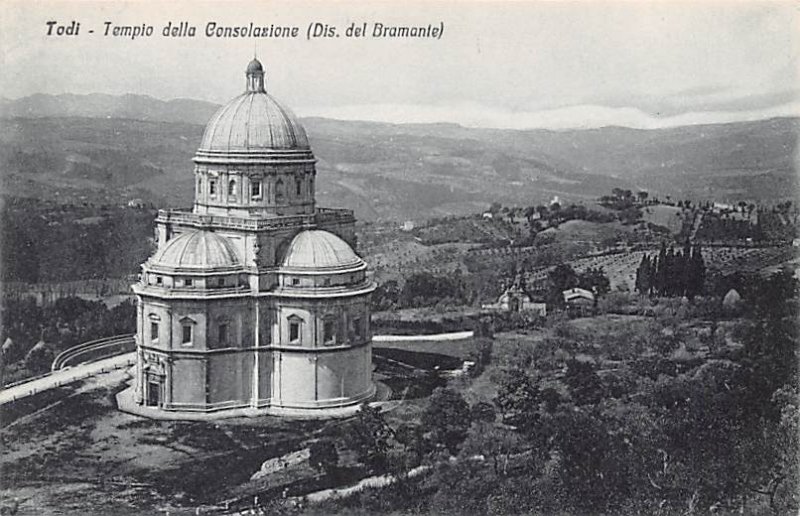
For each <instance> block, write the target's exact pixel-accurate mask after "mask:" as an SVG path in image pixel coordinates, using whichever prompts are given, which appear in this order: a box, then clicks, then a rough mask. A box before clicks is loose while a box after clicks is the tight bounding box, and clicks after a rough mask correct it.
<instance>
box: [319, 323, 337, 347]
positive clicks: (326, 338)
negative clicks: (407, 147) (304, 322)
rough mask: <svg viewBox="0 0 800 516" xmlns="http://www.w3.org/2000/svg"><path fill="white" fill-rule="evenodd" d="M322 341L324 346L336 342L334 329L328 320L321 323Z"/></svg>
mask: <svg viewBox="0 0 800 516" xmlns="http://www.w3.org/2000/svg"><path fill="white" fill-rule="evenodd" d="M322 341H323V342H324V343H325V344H333V343H334V342H336V327H335V325H334V324H333V321H332V320H330V319H328V320H326V321H325V322H323V323H322Z"/></svg>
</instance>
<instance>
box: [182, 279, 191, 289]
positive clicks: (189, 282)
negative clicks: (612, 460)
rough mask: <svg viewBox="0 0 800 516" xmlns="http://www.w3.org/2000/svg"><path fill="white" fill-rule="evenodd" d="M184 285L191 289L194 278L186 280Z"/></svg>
mask: <svg viewBox="0 0 800 516" xmlns="http://www.w3.org/2000/svg"><path fill="white" fill-rule="evenodd" d="M183 284H184V285H186V286H187V287H191V286H192V278H186V279H185V280H184V281H183Z"/></svg>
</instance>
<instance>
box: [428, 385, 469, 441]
mask: <svg viewBox="0 0 800 516" xmlns="http://www.w3.org/2000/svg"><path fill="white" fill-rule="evenodd" d="M422 425H423V427H424V428H425V429H426V430H427V431H429V432H430V433H431V434H432V437H433V440H434V442H436V443H437V444H442V445H444V446H445V447H446V448H447V450H448V451H449V452H450V453H451V454H455V453H456V452H457V451H458V446H459V445H460V444H461V442H462V441H463V440H464V438H465V437H466V435H467V430H468V429H469V425H470V410H469V405H468V404H467V402H466V401H465V400H464V398H463V396H461V394H460V393H458V392H456V391H454V390H452V389H448V388H441V387H440V388H437V389H436V390H434V391H433V394H431V397H430V398H429V400H428V406H427V407H426V408H425V411H424V412H423V413H422Z"/></svg>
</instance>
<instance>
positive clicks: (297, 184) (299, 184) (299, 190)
mask: <svg viewBox="0 0 800 516" xmlns="http://www.w3.org/2000/svg"><path fill="white" fill-rule="evenodd" d="M294 189H295V193H296V194H297V196H298V197H300V196H301V195H303V180H302V179H300V178H297V179H295V180H294Z"/></svg>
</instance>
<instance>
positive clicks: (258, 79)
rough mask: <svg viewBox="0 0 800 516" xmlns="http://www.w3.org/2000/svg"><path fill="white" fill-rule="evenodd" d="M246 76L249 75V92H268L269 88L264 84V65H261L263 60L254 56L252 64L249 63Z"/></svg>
mask: <svg viewBox="0 0 800 516" xmlns="http://www.w3.org/2000/svg"><path fill="white" fill-rule="evenodd" d="M245 76H246V77H247V92H248V93H266V91H267V90H266V88H265V86H264V67H263V66H262V65H261V61H259V60H258V59H255V58H253V60H252V61H250V64H248V65H247V71H246V72H245Z"/></svg>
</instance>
